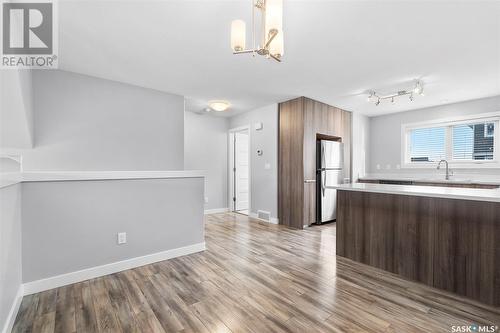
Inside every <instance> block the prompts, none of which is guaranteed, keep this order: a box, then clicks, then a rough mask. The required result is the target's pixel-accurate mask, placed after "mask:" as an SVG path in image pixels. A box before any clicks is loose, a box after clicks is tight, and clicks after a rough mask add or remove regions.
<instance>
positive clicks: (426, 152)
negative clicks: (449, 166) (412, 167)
mask: <svg viewBox="0 0 500 333" xmlns="http://www.w3.org/2000/svg"><path fill="white" fill-rule="evenodd" d="M409 140H410V145H409V158H410V162H436V161H440V160H441V159H444V158H446V128H445V127H429V128H416V129H412V130H410V133H409Z"/></svg>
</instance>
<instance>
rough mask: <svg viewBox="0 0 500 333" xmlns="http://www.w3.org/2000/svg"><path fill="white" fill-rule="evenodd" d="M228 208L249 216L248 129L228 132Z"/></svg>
mask: <svg viewBox="0 0 500 333" xmlns="http://www.w3.org/2000/svg"><path fill="white" fill-rule="evenodd" d="M229 207H230V210H231V211H233V212H237V213H240V214H245V215H249V214H250V128H249V126H243V127H238V128H234V129H231V130H229Z"/></svg>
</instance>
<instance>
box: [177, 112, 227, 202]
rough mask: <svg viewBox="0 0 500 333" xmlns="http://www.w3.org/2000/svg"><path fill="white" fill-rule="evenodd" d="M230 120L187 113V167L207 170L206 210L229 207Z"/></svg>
mask: <svg viewBox="0 0 500 333" xmlns="http://www.w3.org/2000/svg"><path fill="white" fill-rule="evenodd" d="M227 126H228V120H227V118H222V117H213V116H210V115H199V114H196V113H193V112H186V115H185V119H184V168H186V169H187V170H205V172H206V177H205V198H207V199H208V202H206V203H205V209H218V208H227V206H228V199H227V180H228V176H227V175H228V173H227V158H228V151H227V146H228V141H227V140H228V139H227V137H228V134H227V129H228V128H227Z"/></svg>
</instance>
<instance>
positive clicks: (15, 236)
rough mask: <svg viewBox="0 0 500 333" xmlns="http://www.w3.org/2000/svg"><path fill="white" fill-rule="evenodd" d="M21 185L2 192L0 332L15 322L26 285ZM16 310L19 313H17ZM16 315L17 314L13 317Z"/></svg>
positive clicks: (4, 188)
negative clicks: (21, 294) (22, 236)
mask: <svg viewBox="0 0 500 333" xmlns="http://www.w3.org/2000/svg"><path fill="white" fill-rule="evenodd" d="M21 275H22V263H21V185H20V184H15V185H11V186H7V187H3V188H0V331H1V332H4V329H5V332H10V331H8V330H6V329H7V327H6V326H4V325H8V324H9V323H10V324H12V323H13V320H14V319H15V318H8V317H9V313H11V312H12V311H11V309H13V307H14V305H15V304H16V302H17V301H18V299H17V297H16V296H17V294H18V291H19V288H20V287H21V283H22V276H21ZM14 310H15V309H14ZM12 315H13V316H15V315H16V313H15V312H13V314H12Z"/></svg>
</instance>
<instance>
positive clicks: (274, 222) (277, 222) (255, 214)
mask: <svg viewBox="0 0 500 333" xmlns="http://www.w3.org/2000/svg"><path fill="white" fill-rule="evenodd" d="M248 216H250V217H251V218H253V219H256V220H259V221H262V222H267V223H271V224H279V220H278V219H277V218H276V217H271V219H270V220H269V221H268V220H264V219H261V218H259V214H257V213H252V212H250V214H249V215H248Z"/></svg>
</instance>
